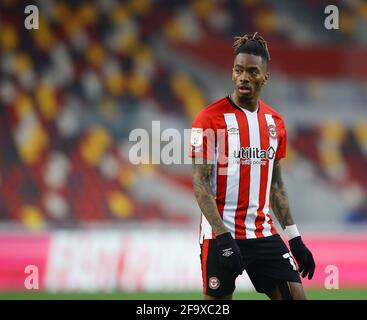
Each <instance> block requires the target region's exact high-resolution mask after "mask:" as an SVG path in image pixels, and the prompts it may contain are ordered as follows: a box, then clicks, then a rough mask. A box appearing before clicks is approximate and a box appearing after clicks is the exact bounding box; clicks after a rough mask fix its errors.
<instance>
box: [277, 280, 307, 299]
mask: <svg viewBox="0 0 367 320" xmlns="http://www.w3.org/2000/svg"><path fill="white" fill-rule="evenodd" d="M277 288H278V292H279V293H280V296H281V299H282V300H305V299H306V296H305V293H304V290H303V287H302V284H301V283H297V282H287V281H280V282H279V283H278V286H277Z"/></svg>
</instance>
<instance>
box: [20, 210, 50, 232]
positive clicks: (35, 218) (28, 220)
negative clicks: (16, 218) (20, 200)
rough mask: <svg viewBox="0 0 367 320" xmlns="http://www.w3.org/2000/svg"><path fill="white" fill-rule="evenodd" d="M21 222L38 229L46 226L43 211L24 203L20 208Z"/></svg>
mask: <svg viewBox="0 0 367 320" xmlns="http://www.w3.org/2000/svg"><path fill="white" fill-rule="evenodd" d="M20 220H21V222H22V223H23V224H24V225H25V226H27V227H28V228H30V229H33V230H38V229H41V228H42V227H43V226H44V222H45V221H44V218H43V216H42V212H41V211H40V210H39V209H38V208H37V207H35V206H31V205H24V206H23V207H22V208H21V210H20Z"/></svg>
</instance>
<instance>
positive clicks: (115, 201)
mask: <svg viewBox="0 0 367 320" xmlns="http://www.w3.org/2000/svg"><path fill="white" fill-rule="evenodd" d="M107 201H108V207H109V208H110V210H111V212H112V214H113V215H114V216H116V217H117V218H120V219H126V218H129V217H130V216H131V215H132V213H133V203H132V202H131V200H130V199H129V197H128V196H127V195H125V194H124V193H122V192H120V191H113V192H110V193H109V194H108V196H107Z"/></svg>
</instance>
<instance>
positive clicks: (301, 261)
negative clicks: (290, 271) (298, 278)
mask: <svg viewBox="0 0 367 320" xmlns="http://www.w3.org/2000/svg"><path fill="white" fill-rule="evenodd" d="M289 246H290V249H291V252H292V254H293V256H294V257H295V258H296V261H297V263H298V267H299V270H298V271H299V273H300V274H301V275H302V278H305V277H306V276H307V275H308V279H310V280H311V279H312V277H313V274H314V272H315V260H314V258H313V256H312V253H311V251H310V250H309V249H308V248H307V247H306V245H305V244H304V243H303V241H302V238H301V237H300V236H298V237H295V238H293V239H291V240H289Z"/></svg>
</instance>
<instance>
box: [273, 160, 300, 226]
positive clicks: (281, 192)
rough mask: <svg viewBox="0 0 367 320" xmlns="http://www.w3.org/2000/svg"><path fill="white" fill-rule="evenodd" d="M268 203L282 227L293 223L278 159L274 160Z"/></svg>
mask: <svg viewBox="0 0 367 320" xmlns="http://www.w3.org/2000/svg"><path fill="white" fill-rule="evenodd" d="M270 205H271V208H272V209H273V212H274V214H275V216H276V217H277V219H278V221H279V223H280V225H281V226H282V228H283V229H285V227H286V226H290V225H293V224H295V222H294V220H293V217H292V215H291V212H290V210H289V201H288V194H287V190H286V188H285V185H284V182H283V179H282V175H281V170H280V163H279V161H278V160H275V162H274V168H273V177H272V180H271V189H270Z"/></svg>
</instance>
